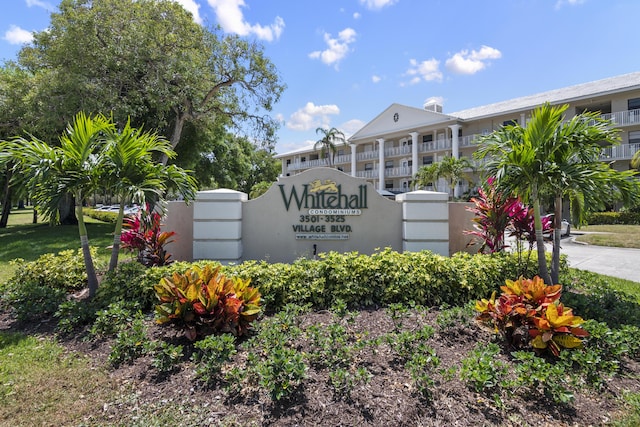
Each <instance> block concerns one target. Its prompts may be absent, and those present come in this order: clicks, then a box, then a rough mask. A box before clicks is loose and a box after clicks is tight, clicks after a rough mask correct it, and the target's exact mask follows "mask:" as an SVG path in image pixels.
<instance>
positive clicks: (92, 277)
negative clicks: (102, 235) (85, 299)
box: [76, 197, 98, 298]
mask: <svg viewBox="0 0 640 427" xmlns="http://www.w3.org/2000/svg"><path fill="white" fill-rule="evenodd" d="M78 198H80V197H78ZM76 215H77V217H78V230H79V233H80V247H81V248H82V256H83V258H84V266H85V269H86V271H87V282H88V286H89V298H93V297H94V296H95V294H96V292H97V291H98V276H97V275H96V268H95V266H94V265H93V258H91V249H90V247H89V236H87V226H86V225H85V224H84V218H83V216H82V205H81V204H80V203H78V205H77V206H76Z"/></svg>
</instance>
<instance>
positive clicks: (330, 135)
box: [313, 128, 347, 167]
mask: <svg viewBox="0 0 640 427" xmlns="http://www.w3.org/2000/svg"><path fill="white" fill-rule="evenodd" d="M316 133H317V134H321V135H322V138H321V139H319V140H318V141H316V143H315V145H314V146H313V148H314V150H318V149H319V150H320V156H321V157H322V158H325V157H326V158H327V159H328V161H329V167H331V166H332V165H333V161H334V159H335V157H336V153H337V152H338V145H337V144H342V145H346V144H347V141H346V140H345V138H344V133H342V132H341V131H340V130H338V129H336V128H331V129H326V128H317V129H316Z"/></svg>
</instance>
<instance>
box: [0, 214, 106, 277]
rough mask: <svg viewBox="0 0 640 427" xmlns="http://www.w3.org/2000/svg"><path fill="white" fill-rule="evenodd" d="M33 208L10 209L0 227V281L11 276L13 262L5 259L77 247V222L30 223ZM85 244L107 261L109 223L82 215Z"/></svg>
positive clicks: (32, 256)
mask: <svg viewBox="0 0 640 427" xmlns="http://www.w3.org/2000/svg"><path fill="white" fill-rule="evenodd" d="M32 219H33V210H32V209H22V210H15V211H12V212H11V215H10V216H9V223H8V226H7V228H0V283H4V282H5V281H6V280H7V279H8V278H10V277H11V275H12V274H13V271H14V270H15V266H12V265H10V264H9V261H11V260H12V259H15V258H22V259H24V260H26V261H33V260H35V259H37V258H38V257H39V256H40V255H43V254H46V253H58V252H60V251H63V250H66V249H79V248H80V237H79V234H78V226H76V225H59V226H55V227H52V226H49V225H48V224H42V223H38V224H32V223H31V222H32ZM85 221H86V222H87V233H88V234H89V244H90V245H91V246H95V247H97V248H98V258H99V259H100V260H103V261H105V263H106V262H108V260H109V256H110V255H111V250H110V249H107V247H108V246H110V245H111V244H113V229H114V225H113V224H106V223H103V222H99V221H96V220H94V219H93V218H89V217H85Z"/></svg>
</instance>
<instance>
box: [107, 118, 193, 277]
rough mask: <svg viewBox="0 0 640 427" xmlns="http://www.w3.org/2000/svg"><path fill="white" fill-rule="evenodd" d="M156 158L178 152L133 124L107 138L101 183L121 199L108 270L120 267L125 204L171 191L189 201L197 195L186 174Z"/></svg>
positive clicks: (154, 135)
mask: <svg viewBox="0 0 640 427" xmlns="http://www.w3.org/2000/svg"><path fill="white" fill-rule="evenodd" d="M154 155H159V156H166V158H168V159H171V158H174V157H175V155H176V153H175V151H173V149H172V148H171V143H170V142H169V141H168V140H166V139H165V138H163V137H161V136H158V135H157V134H156V133H151V132H144V131H143V130H142V129H135V128H132V127H131V124H130V121H128V122H127V124H126V125H125V127H124V129H123V130H122V131H121V132H111V133H110V134H109V135H108V137H107V144H106V147H105V149H104V152H103V155H102V161H101V164H100V166H99V169H100V172H101V180H100V182H101V183H102V185H104V186H108V187H109V188H110V189H111V191H112V192H113V194H114V195H116V196H117V197H118V199H119V200H120V210H119V211H118V217H117V220H116V226H115V232H114V238H113V247H112V252H111V260H110V262H109V271H111V270H113V269H115V268H116V266H117V264H118V253H119V250H120V236H121V234H122V222H123V219H124V204H125V202H128V201H131V202H137V203H139V204H140V205H142V206H145V204H146V201H147V199H149V198H151V199H153V201H156V200H159V199H162V198H163V197H164V195H165V193H166V191H167V190H168V189H171V188H173V189H175V190H176V191H177V192H178V193H179V194H180V195H181V196H182V197H183V199H184V200H185V201H187V202H188V201H190V200H192V199H193V198H194V196H195V190H196V183H195V180H194V179H193V178H192V177H191V176H189V175H188V173H187V171H184V170H183V169H180V168H178V167H176V166H175V165H169V166H162V165H161V164H159V163H158V162H156V161H155V160H154Z"/></svg>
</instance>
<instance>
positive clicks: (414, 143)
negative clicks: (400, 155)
mask: <svg viewBox="0 0 640 427" xmlns="http://www.w3.org/2000/svg"><path fill="white" fill-rule="evenodd" d="M409 135H411V178H412V179H413V177H414V176H415V174H416V172H418V132H409Z"/></svg>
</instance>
